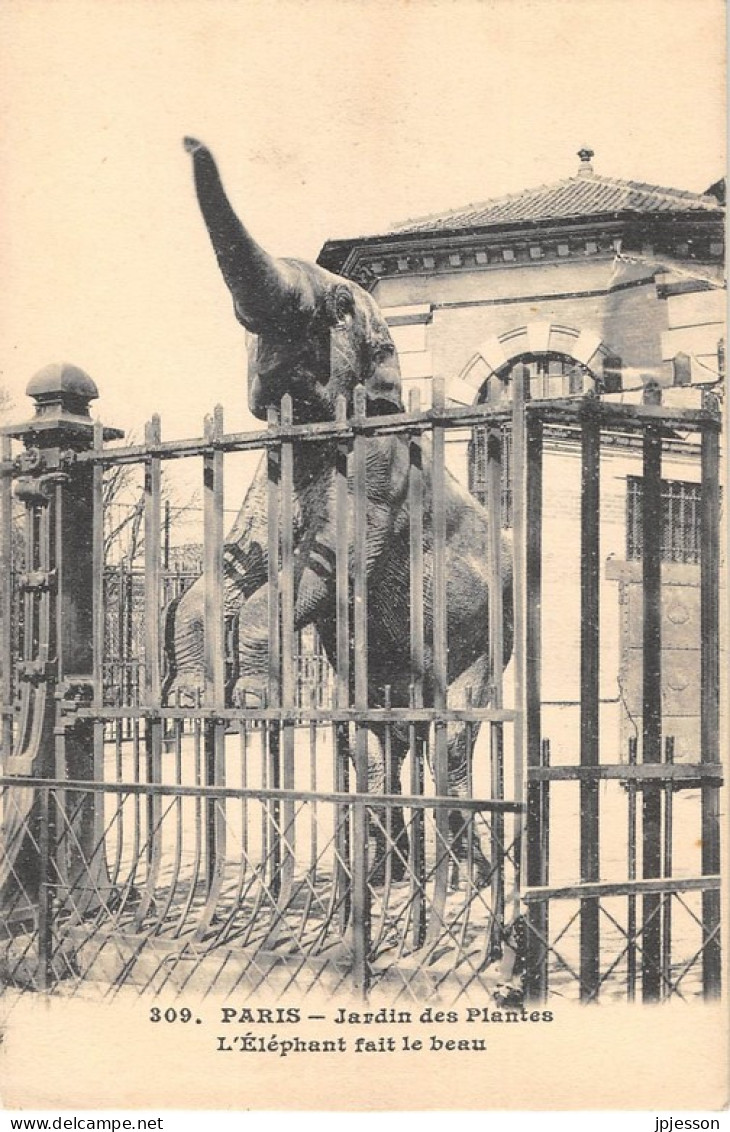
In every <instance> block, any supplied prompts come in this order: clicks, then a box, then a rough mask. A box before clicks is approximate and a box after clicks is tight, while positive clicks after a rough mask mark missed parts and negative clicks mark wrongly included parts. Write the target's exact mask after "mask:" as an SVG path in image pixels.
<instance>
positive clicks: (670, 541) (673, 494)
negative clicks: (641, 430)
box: [626, 476, 700, 563]
mask: <svg viewBox="0 0 730 1132" xmlns="http://www.w3.org/2000/svg"><path fill="white" fill-rule="evenodd" d="M643 495H644V481H643V479H642V478H641V477H640V476H629V477H628V479H627V492H626V557H627V558H628V559H634V560H636V559H640V558H641V557H642V555H643V549H644V513H643V511H644V509H643ZM699 560H700V485H699V484H698V483H688V482H686V481H684V480H662V561H663V562H689V563H692V562H699Z"/></svg>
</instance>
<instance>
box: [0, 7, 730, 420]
mask: <svg viewBox="0 0 730 1132" xmlns="http://www.w3.org/2000/svg"><path fill="white" fill-rule="evenodd" d="M0 43H1V44H2V47H0V61H1V74H2V78H1V79H0V209H1V211H0V215H2V245H3V256H2V260H3V276H4V279H3V287H2V291H1V293H0V382H2V383H4V384H5V385H7V386H8V387H9V388H10V389H11V391H12V392H13V393H14V395H15V396H16V414H17V415H20V416H22V415H25V404H27V403H25V402H24V397H23V390H24V388H25V386H26V384H27V382H28V380H29V379H30V378H31V376H32V375H33V374H34V373H35V372H36V370H38V369H39V368H40V367H41V366H43V365H45V364H46V363H47V362H50V361H58V360H67V361H73V362H75V363H76V364H77V365H80V366H82V367H83V368H84V369H86V370H87V371H88V372H89V373H90V374H91V376H92V377H93V378H94V379H95V381H96V382H97V384H98V385H99V388H100V391H101V394H102V396H101V399H100V401H99V402H97V411H98V413H99V415H100V416H101V417H102V419H103V420H104V421H105V423H108V424H116V425H119V426H121V427H123V428H135V429H136V430H137V431H138V432H139V431H140V427H141V425H142V424H143V422H144V420H145V419H146V418H148V417H149V416H150V415H151V414H152V413H153V412H155V411H159V412H160V413H161V414H162V424H163V435H164V436H165V437H166V438H168V439H174V438H177V437H183V436H190V435H200V432H201V421H202V417H203V414H204V413H205V412H207V411H210V409H211V408H212V406H213V405H214V404H215V403H216V402H218V401H220V402H222V403H223V404H224V406H225V409H226V427H227V428H228V429H233V428H241V427H244V426H246V425H247V424H248V423H249V420H248V418H247V414H246V412H245V362H244V343H243V333H242V331H241V330H240V328H239V327H238V325H237V324H236V323H235V321H234V319H233V316H232V313H231V307H230V303H229V300H228V296H227V292H226V291H225V289H224V287H223V284H222V282H221V281H220V279H219V277H218V273H217V269H216V266H215V263H214V260H213V256H212V253H211V251H210V248H209V245H208V243H207V238H206V236H205V233H204V230H203V225H202V221H201V219H200V216H199V214H198V210H197V205H196V203H195V200H194V196H193V190H192V179H191V171H190V163H189V158H188V157H187V155H186V154H185V153H184V151H183V149H182V146H181V144H180V139H181V137H182V136H183V135H184V134H185V133H193V134H196V135H197V136H198V137H200V138H201V139H202V140H204V141H205V142H206V143H207V144H208V145H209V146H210V147H211V149H212V150H213V152H214V153H215V155H216V157H217V158H218V161H219V164H220V166H221V169H222V171H223V175H224V179H225V181H226V185H227V188H228V190H229V192H230V195H231V196H232V198H233V200H234V202H235V203H236V205H237V207H238V210H239V212H240V213H241V215H242V217H243V218H244V219H245V220H246V222H247V223H248V224H249V226H250V227H251V228H252V230H253V231H254V233H255V234H256V235H257V236H258V237H259V239H261V241H262V242H264V243H266V244H267V246H268V247H269V248H270V249H271V250H272V251H275V252H280V253H284V254H290V255H300V256H304V257H311V258H313V257H314V256H316V254H317V252H318V250H319V248H320V247H321V245H322V243H323V242H324V240H325V239H327V238H328V237H333V236H341V235H355V234H360V233H364V232H373V231H379V230H382V229H384V228H386V227H387V226H388V224H389V222H390V221H393V220H397V219H403V218H404V217H407V216H412V215H418V214H421V213H424V212H426V213H427V212H430V211H432V210H434V209H439V208H448V207H455V206H457V205H460V204H464V203H466V202H467V201H470V200H480V199H482V200H483V199H486V198H488V197H491V196H495V195H499V194H501V193H504V192H512V191H517V190H519V189H521V188H525V187H527V186H530V185H534V184H537V183H540V182H544V181H551V180H557V179H559V178H561V177H565V176H570V175H572V174H573V173H574V171H575V170H576V168H577V164H578V159H577V157H576V156H575V154H576V150H577V149H578V148H579V147H580V145H581V144H584V143H588V144H590V145H591V146H592V147H593V148H594V149H595V151H596V158H595V167H596V169H597V170H598V171H599V172H602V173H605V174H607V175H610V176H616V177H628V178H634V179H636V180H644V181H648V182H653V183H657V184H664V185H671V186H675V187H678V188H688V189H693V190H697V191H702V190H703V189H705V188H706V187H707V186H708V185H709V184H710V183H711V182H712V181H714V180H715V179H717V177H719V176H720V175H721V174H722V173H723V171H724V163H725V156H724V142H725V119H724V90H725V86H724V65H725V60H724V54H725V33H724V5H723V4H722V3H721V2H719V0H483V2H481V3H472V2H468V0H436V2H433V3H432V2H429V0H411V2H410V3H408V2H405V0H385V2H378V0H369V2H366V0H362V2H360V3H355V2H350V0H309V2H307V0H298V2H293V0H291V2H290V0H266V2H259V0H237V2H225V0H207V2H206V0H154V2H153V3H149V2H143V3H133V2H129V0H104V2H102V0H97V2H95V3H91V4H77V3H72V2H70V0H56V2H55V3H54V2H51V0H45V2H41V0H29V2H24V0H7V2H6V4H5V5H4V6H3V8H2V10H1V11H0Z"/></svg>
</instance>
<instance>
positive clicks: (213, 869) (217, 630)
mask: <svg viewBox="0 0 730 1132" xmlns="http://www.w3.org/2000/svg"><path fill="white" fill-rule="evenodd" d="M222 435H223V409H222V408H221V406H220V405H216V407H215V409H214V411H213V418H212V420H211V419H210V418H207V419H206V422H205V439H206V440H207V442H208V443H209V445H210V449H209V450H208V451H207V452H206V453H205V455H204V456H203V556H204V557H203V580H204V586H205V632H204V649H205V656H204V663H205V706H206V709H207V711H208V713H209V718H208V720H207V721H206V725H205V781H206V785H207V786H210V787H215V786H223V785H225V750H224V747H225V728H224V724H223V723H222V721H221V719H220V717H219V716H216V714H215V713H216V712H219V711H221V710H222V709H223V708H224V707H225V625H224V593H223V451H222V449H221V448H220V447H219V446H218V443H217V442H218V441H219V440H220V437H221V436H222ZM206 849H207V856H206V881H207V884H208V908H207V909H206V913H205V914H204V917H203V919H204V920H205V919H208V918H209V916H210V917H212V915H213V914H214V912H215V903H216V900H217V888H218V887H219V885H220V883H221V881H222V876H223V870H224V868H225V856H226V823H225V812H224V802H223V799H222V798H220V797H218V798H216V797H211V798H210V799H209V800H208V802H207V805H206Z"/></svg>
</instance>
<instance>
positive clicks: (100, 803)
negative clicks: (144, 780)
mask: <svg viewBox="0 0 730 1132" xmlns="http://www.w3.org/2000/svg"><path fill="white" fill-rule="evenodd" d="M103 447H104V428H103V426H102V424H101V422H100V421H96V422H95V424H94V451H95V452H97V453H101V451H102V449H103ZM91 543H92V545H91V556H92V562H91V632H92V642H91V672H92V681H93V688H94V699H93V703H94V707H95V709H96V711H97V713H98V715H99V716H101V713H102V708H103V704H104V628H105V617H106V611H105V605H104V601H105V596H106V595H105V593H104V465H103V464H102V463H101V462H98V463H95V464H94V470H93V473H92V532H91ZM93 732H94V739H93V742H94V767H93V777H94V778H95V779H96V781H97V782H101V781H105V780H106V774H105V767H104V723H103V721H102V720H101V718H97V719H96V720H95V721H94V724H93ZM105 797H106V795H104V794H101V795H99V794H97V795H95V796H94V797H93V799H92V802H93V827H94V845H95V846H96V851H97V852H98V853H100V854H101V855H102V858H103V856H104V855H105V852H106V850H105V847H104V842H105V838H104V830H105V829H106V828H109V822H108V821H107V818H106V815H105V813H104V802H105ZM109 804H110V806H114V807H115V808H116V811H117V812H116V815H115V816H116V819H117V820H121V804H122V803H121V799H120V797H119V795H112V796H111V797H110V798H109ZM113 824H114V825H116V821H114V823H113Z"/></svg>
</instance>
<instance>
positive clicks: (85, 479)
mask: <svg viewBox="0 0 730 1132" xmlns="http://www.w3.org/2000/svg"><path fill="white" fill-rule="evenodd" d="M27 393H28V396H29V397H31V398H32V399H33V401H34V402H35V414H34V416H33V417H32V419H31V420H29V421H27V422H25V423H23V424H20V425H15V426H9V427H6V428H5V429H3V432H4V433H5V434H6V435H9V436H11V437H15V438H16V439H19V440H22V441H23V443H24V445H25V450H24V451H23V452H22V453H21V454H20V455H19V456H18V457H17V459H16V460H15V462H14V468H13V471H14V474H15V495H16V498H17V499H19V500H20V501H21V502H22V503H23V505H24V509H25V537H24V553H25V563H24V568H23V570H22V573H21V574H20V575H19V576H18V579H17V582H18V591H19V600H20V617H21V619H22V642H21V647H20V654H21V655H20V656H19V657H18V658H17V661H16V666H15V681H14V684H15V693H14V716H15V719H14V728H13V730H14V742H13V747H12V750H11V751H4V752H3V773H4V774H5V775H6V776H9V777H19V778H38V779H60V780H63V781H68V780H74V779H76V780H79V779H80V780H92V779H94V778H95V777H97V776H98V775H99V771H100V767H99V766H96V765H95V754H94V734H93V728H94V724H93V722H92V721H91V720H88V719H79V718H78V716H77V713H78V709H79V707H80V706H86V705H88V704H90V703H91V701H92V699H93V696H94V686H93V645H92V641H93V635H92V629H93V620H92V615H93V596H92V595H93V591H94V569H93V567H94V563H93V537H92V536H93V504H94V499H93V478H94V470H93V466H92V465H91V464H90V463H85V462H79V461H78V455H79V453H81V452H84V451H86V450H88V449H89V448H91V447H93V444H94V423H93V421H92V419H91V416H90V413H89V404H90V402H91V401H92V400H94V399H95V398H97V397H98V395H99V394H98V391H97V388H96V385H95V384H94V382H93V381H92V380H91V378H90V377H89V376H88V375H87V374H85V373H84V372H83V370H81V369H78V368H77V367H76V366H72V365H67V364H58V365H50V366H46V367H45V368H44V369H42V370H41V371H40V372H39V373H37V374H36V375H35V377H34V378H33V379H32V380H31V382H30V384H29V385H28V388H27ZM121 435H122V433H120V432H119V430H117V429H105V430H104V437H105V439H112V438H114V437H119V436H121ZM98 584H99V583H98V582H97V585H98ZM100 596H101V595H100V594H99V597H100ZM97 675H98V674H97ZM96 761H97V762H98V757H97V760H96ZM51 793H52V794H53V802H54V805H52V806H51V810H50V811H49V812H50V813H51V818H50V819H48V818H46V817H44V818H43V819H42V818H41V810H43V813H44V815H45V813H46V804H45V801H44V805H43V807H41V805H40V802H39V794H40V791H39V789H38V788H36V787H34V786H33V785H20V784H19V785H18V787H17V788H16V787H11V788H8V790H7V791H6V804H5V806H4V811H3V838H4V842H5V846H6V856H5V859H4V861H3V865H2V868H1V869H0V892H1V893H2V894H3V897H4V899H5V900H6V901H7V900H8V897H9V896H10V897H11V905H9V906H15V907H16V908H18V911H19V914H20V913H21V911H22V910H21V909H20V907H19V906H20V905H26V906H27V905H31V906H32V905H33V904H35V903H37V902H38V899H39V893H40V889H41V884H42V881H45V883H46V885H49V884H50V885H51V886H52V887H53V889H54V891H55V892H56V893H58V894H60V893H63V892H65V894H66V899H67V900H70V901H71V902H72V903H73V906H74V908H75V909H76V910H77V911H79V910H83V907H84V906H88V904H89V899H90V896H89V894H90V893H92V894H93V893H94V891H95V892H96V895H95V896H94V899H96V900H98V896H99V893H100V891H101V889H103V887H105V877H106V866H105V863H104V850H103V838H102V836H101V835H100V830H101V828H102V826H101V807H102V801H103V799H102V797H101V795H98V796H96V797H95V796H94V795H93V794H91V793H89V794H79V793H78V792H76V793H74V792H72V791H68V792H66V791H63V789H62V788H61V787H59V788H57V789H56V790H53V791H52V792H51ZM54 815H55V820H54ZM49 820H51V821H52V824H53V826H54V829H53V830H52V838H51V841H52V843H53V844H54V845H55V851H56V855H55V859H54V862H53V865H52V868H51V872H52V874H53V875H52V876H51V878H50V880H49V877H48V876H45V877H41V875H40V874H41V862H40V848H39V847H40V846H41V845H43V844H46V845H47V844H48V829H43V828H42V827H43V825H44V824H47V822H48V821H49Z"/></svg>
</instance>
